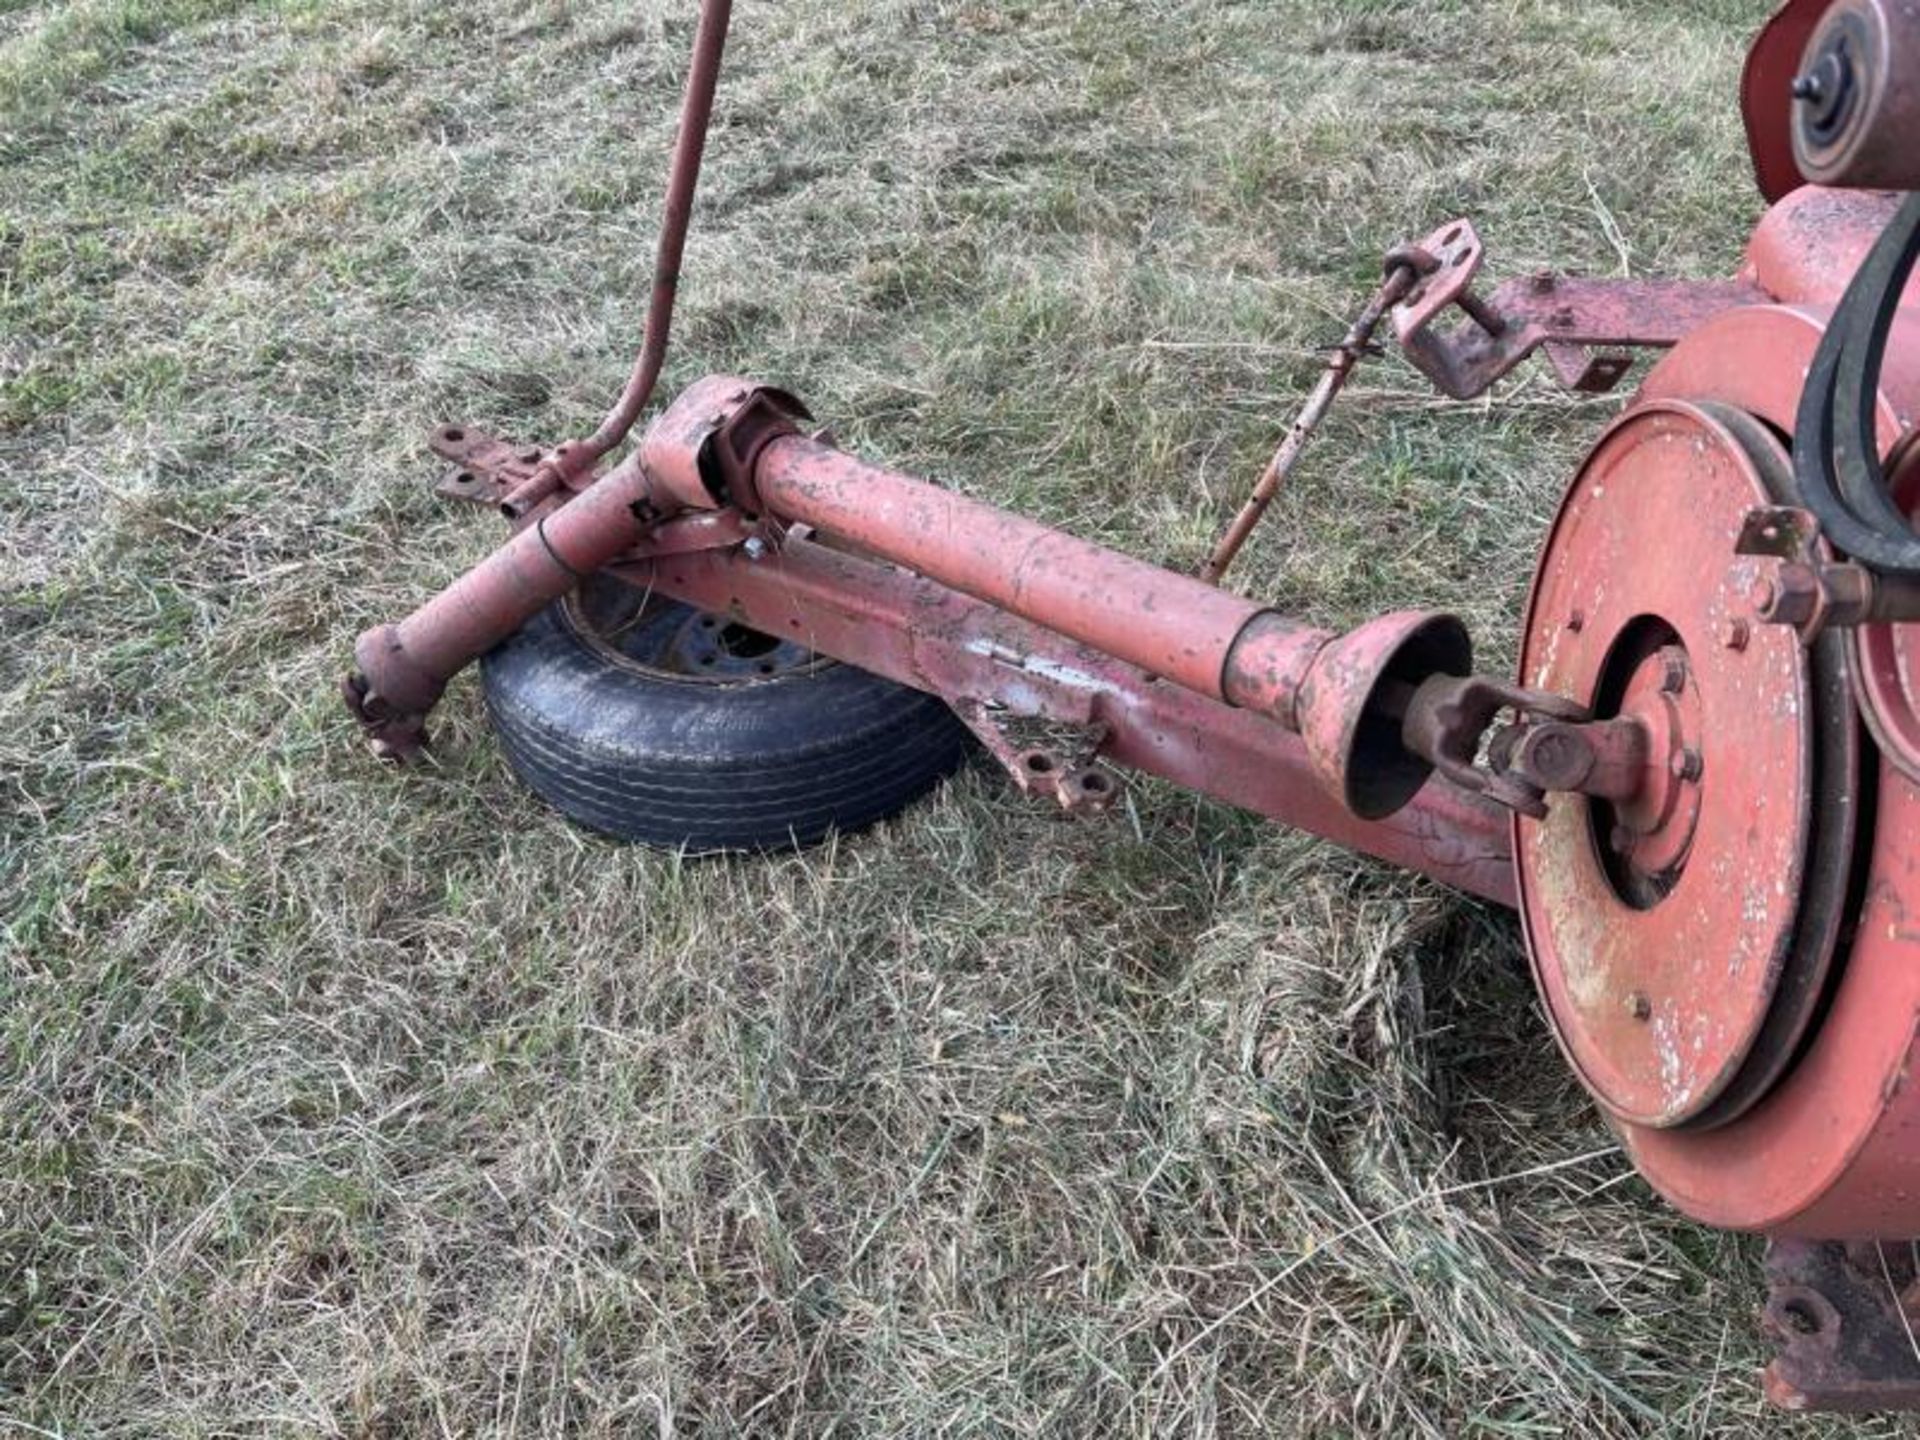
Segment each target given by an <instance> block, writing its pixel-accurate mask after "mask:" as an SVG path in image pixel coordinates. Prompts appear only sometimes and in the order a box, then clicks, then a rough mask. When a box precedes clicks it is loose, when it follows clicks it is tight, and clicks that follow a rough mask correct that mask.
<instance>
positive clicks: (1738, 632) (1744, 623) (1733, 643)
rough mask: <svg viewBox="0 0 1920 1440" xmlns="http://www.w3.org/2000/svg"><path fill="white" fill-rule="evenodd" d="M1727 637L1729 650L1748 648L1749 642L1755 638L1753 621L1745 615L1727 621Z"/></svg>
mask: <svg viewBox="0 0 1920 1440" xmlns="http://www.w3.org/2000/svg"><path fill="white" fill-rule="evenodd" d="M1726 639H1727V648H1728V649H1729V650H1744V649H1746V648H1747V642H1748V641H1750V640H1751V639H1753V624H1752V622H1751V621H1749V620H1746V619H1744V618H1743V617H1740V616H1735V617H1734V618H1733V619H1731V620H1729V621H1728V622H1727V632H1726Z"/></svg>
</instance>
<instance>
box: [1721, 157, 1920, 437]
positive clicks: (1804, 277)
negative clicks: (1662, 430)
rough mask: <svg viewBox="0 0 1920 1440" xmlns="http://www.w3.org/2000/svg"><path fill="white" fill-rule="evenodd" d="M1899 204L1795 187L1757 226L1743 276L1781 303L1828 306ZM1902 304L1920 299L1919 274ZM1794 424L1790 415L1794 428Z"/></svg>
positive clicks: (1796, 384)
mask: <svg viewBox="0 0 1920 1440" xmlns="http://www.w3.org/2000/svg"><path fill="white" fill-rule="evenodd" d="M1897 208H1898V197H1896V196H1893V195H1884V194H1877V193H1874V192H1872V191H1858V190H1826V189H1822V188H1821V187H1819V186H1817V185H1808V186H1805V187H1804V188H1802V189H1799V190H1796V191H1794V192H1793V194H1791V195H1789V196H1788V197H1787V198H1786V199H1785V200H1782V201H1781V202H1780V203H1779V204H1778V205H1775V206H1774V207H1773V208H1772V209H1770V210H1769V211H1767V213H1766V214H1765V215H1764V216H1763V217H1762V218H1761V220H1760V223H1759V225H1757V226H1756V227H1755V228H1754V232H1753V235H1752V238H1751V239H1750V240H1749V241H1748V242H1747V253H1746V259H1745V262H1744V264H1743V265H1742V266H1741V270H1740V274H1741V278H1742V279H1744V280H1747V281H1749V282H1751V283H1752V284H1754V285H1756V286H1758V287H1759V288H1760V289H1762V290H1764V291H1766V293H1767V294H1768V295H1769V296H1771V297H1772V298H1773V300H1775V301H1776V302H1778V303H1780V304H1783V305H1805V306H1817V307H1820V308H1821V309H1822V310H1824V309H1825V308H1826V307H1828V306H1831V305H1833V304H1835V303H1837V302H1838V301H1839V299H1840V297H1841V295H1842V293H1843V292H1844V291H1845V290H1846V288H1847V282H1848V281H1850V280H1851V279H1852V278H1853V274H1854V272H1855V271H1856V270H1858V269H1859V268H1860V262H1861V261H1863V260H1864V259H1866V257H1867V252H1868V251H1869V250H1871V249H1872V248H1873V244H1874V242H1875V241H1876V240H1878V239H1879V238H1880V234H1881V232H1882V231H1884V230H1885V229H1886V228H1887V224H1888V222H1889V221H1891V220H1892V219H1893V216H1894V212H1895V210H1896V209H1897ZM1903 303H1904V304H1905V305H1906V306H1908V307H1909V308H1911V307H1913V306H1914V305H1916V304H1920V279H1916V280H1913V281H1910V282H1909V283H1908V286H1907V290H1906V294H1905V296H1904V297H1903ZM1896 348H1900V347H1896ZM1889 363H1892V362H1891V361H1890V362H1889ZM1755 368H1756V369H1759V368H1768V367H1755ZM1780 378H1781V379H1782V380H1783V381H1784V382H1785V383H1788V384H1791V385H1792V387H1793V390H1794V393H1795V395H1796V396H1797V395H1798V394H1799V390H1800V384H1801V378H1802V377H1801V376H1799V375H1797V374H1792V373H1785V374H1783V375H1782V376H1781V377H1780ZM1791 424H1792V422H1791V419H1789V421H1788V425H1789V428H1791Z"/></svg>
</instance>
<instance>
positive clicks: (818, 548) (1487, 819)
mask: <svg viewBox="0 0 1920 1440" xmlns="http://www.w3.org/2000/svg"><path fill="white" fill-rule="evenodd" d="M615 573H617V574H618V575H620V577H621V578H622V579H624V580H627V581H628V582H629V583H631V584H635V585H639V586H642V587H645V588H649V589H652V590H654V591H657V592H658V593H660V594H664V595H669V596H672V597H673V598H675V599H679V600H684V601H686V602H687V603H688V604H691V605H697V606H699V607H701V608H702V609H707V610H711V611H713V612H715V613H716V614H725V615H729V616H731V617H732V618H734V619H735V620H738V621H739V622H740V623H742V624H744V625H748V626H750V627H752V628H753V629H756V630H760V631H762V632H764V633H767V634H773V635H790V636H793V637H795V638H798V639H801V640H803V641H804V642H805V643H806V644H807V645H808V646H809V647H811V648H812V649H814V650H816V651H818V652H820V653H821V654H825V655H832V656H835V657H836V658H839V659H843V660H846V661H848V662H849V663H852V664H857V665H859V666H861V667H862V668H863V669H867V670H871V671H873V672H874V673H875V674H879V675H885V676H886V677H888V678H889V679H892V680H897V681H899V682H900V683H901V684H903V685H911V686H913V687H915V688H916V689H920V690H926V691H929V692H931V693H933V694H936V695H942V696H945V697H948V698H949V699H951V700H959V701H967V700H971V701H976V702H992V703H993V704H995V705H998V706H1001V707H1004V708H1005V709H1006V710H1007V711H1008V712H1010V713H1012V714H1016V715H1023V716H1039V717H1044V718H1046V719H1049V720H1054V721H1059V722H1062V723H1064V724H1069V725H1076V726H1103V727H1105V731H1106V739H1105V741H1104V743H1103V745H1102V748H1101V754H1102V756H1103V757H1104V758H1106V759H1108V760H1111V761H1113V762H1114V763H1116V764H1119V765H1123V766H1126V767H1128V768H1129V769H1133V770H1139V771H1142V772H1144V773H1146V774H1150V775H1158V776H1160V777H1162V778H1163V779H1167V780H1171V781H1173V782H1174V783H1176V784H1179V785H1184V786H1186V787H1188V788H1190V789H1193V790H1197V791H1200V792H1201V793H1203V794H1207V795H1212V796H1214V797H1216V798H1218V799H1221V800H1225V801H1227V802H1229V803H1231V804H1234V805H1238V806H1241V807H1243V808H1245V809H1248V810H1252V811H1255V812H1256V813H1259V814H1262V815H1266V816H1268V817H1269V818H1271V819H1275V820H1279V821H1282V822H1284V823H1286V824H1289V825H1293V826H1296V827H1298V828H1300V829H1303V830H1309V831H1311V832H1313V833H1314V834H1316V835H1321V836H1324V837H1326V838H1327V839H1329V840H1332V841H1334V842H1335V843H1337V844H1340V845H1344V846H1347V847H1348V848H1349V849H1353V850H1358V851H1361V852H1363V853H1365V854H1368V855H1374V856H1377V857H1379V858H1381V859H1383V860H1389V861H1392V862H1393V863H1394V864H1396V865H1401V866H1404V867H1406V868H1408V869H1411V870H1417V871H1419V872H1421V873H1422V874H1426V875H1431V876H1433V877H1434V878H1436V879H1438V880H1441V881H1443V882H1444V883H1446V884H1449V885H1454V886H1457V887H1458V888H1460V889H1462V890H1466V891H1469V892H1471V893H1473V894H1476V895H1481V896H1484V897H1486V898H1487V899H1490V900H1494V901H1497V902H1498V903H1500V904H1503V905H1511V904H1512V903H1513V893H1514V892H1513V866H1512V863H1511V860H1510V858H1509V854H1508V840H1507V833H1506V818H1505V812H1504V811H1502V810H1500V809H1499V808H1498V807H1496V806H1493V805H1490V804H1486V803H1484V802H1482V801H1479V800H1477V799H1475V798H1474V797H1472V796H1468V795H1464V794H1462V793H1461V792H1459V791H1458V790H1456V789H1454V788H1453V787H1452V786H1450V785H1445V784H1440V783H1434V784H1431V785H1428V786H1427V787H1426V788H1425V789H1424V790H1422V791H1421V792H1420V793H1419V794H1418V795H1416V796H1415V797H1414V798H1413V799H1412V801H1411V802H1410V803H1409V804H1407V805H1406V806H1405V807H1403V808H1402V809H1401V810H1399V811H1398V812H1397V813H1395V814H1394V815H1392V816H1390V817H1388V818H1386V819H1383V820H1379V821H1374V822H1371V823H1369V822H1366V821H1363V820H1360V819H1359V818H1358V817H1356V816H1354V815H1353V814H1351V813H1350V812H1349V811H1347V810H1345V809H1344V808H1343V807H1342V806H1341V805H1340V804H1339V803H1338V802H1337V801H1335V800H1334V799H1333V798H1332V797H1330V796H1329V795H1328V794H1327V793H1326V792H1325V791H1324V789H1323V788H1322V787H1321V785H1320V784H1319V783H1318V777H1317V775H1316V773H1315V770H1314V766H1313V762H1312V761H1311V760H1310V759H1309V757H1308V754H1307V749H1306V746H1305V745H1304V744H1303V743H1302V742H1301V740H1300V739H1299V738H1298V737H1297V736H1294V735H1292V734H1289V733H1288V732H1287V731H1286V730H1284V729H1282V728H1281V727H1280V726H1278V725H1276V724H1274V723H1273V722H1272V720H1270V719H1269V718H1268V717H1266V716H1264V715H1261V714H1258V713H1256V712H1254V711H1251V710H1245V709H1236V708H1234V707H1233V706H1231V705H1228V704H1226V703H1224V702H1222V701H1220V700H1217V699H1210V698H1208V697H1206V696H1204V695H1200V694H1198V693H1196V692H1194V691H1192V690H1188V689H1185V688H1183V687H1181V686H1178V685H1174V684H1171V683H1169V682H1168V681H1166V680H1165V679H1162V678H1158V677H1155V676H1153V675H1150V674H1148V673H1147V672H1145V671H1144V670H1142V669H1140V668H1139V667H1138V666H1135V665H1129V664H1127V663H1126V662H1124V661H1121V660H1118V659H1116V658H1114V657H1113V656H1111V655H1108V654H1104V653H1102V652H1101V651H1099V650H1098V649H1095V648H1093V647H1092V646H1089V645H1085V644H1080V643H1077V642H1075V641H1072V640H1069V639H1067V638H1066V637H1064V636H1062V635H1061V634H1059V633H1058V632H1057V631H1054V630H1049V629H1047V628H1046V627H1044V626H1040V625H1036V624H1033V623H1032V622H1030V621H1027V620H1023V619H1021V618H1019V617H1018V616H1015V615H1012V614H1009V613H1008V612H1007V611H1005V610H1002V609H999V608H997V607H995V606H992V605H988V604H984V603H982V602H980V601H978V600H974V599H972V598H970V597H968V596H965V595H962V594H960V593H959V592H958V591H955V590H953V589H951V588H949V587H948V586H945V585H940V584H937V583H935V582H933V581H931V580H928V579H926V578H924V577H922V576H917V575H912V574H909V573H907V572H906V571H903V570H900V569H897V568H895V567H893V566H888V565H882V564H878V563H875V562H874V561H871V560H867V559H862V558H860V557H858V556H854V555H848V554H844V553H841V552H839V551H837V550H833V549H829V548H827V547H826V546H825V545H822V544H818V543H814V542H811V541H808V540H805V539H801V538H799V537H797V536H793V535H789V536H788V537H787V538H786V539H785V540H784V541H783V542H781V543H780V544H779V545H778V546H776V547H774V548H773V549H772V550H771V551H770V552H769V553H768V554H767V555H766V556H765V557H764V558H762V559H761V560H759V561H754V560H751V559H749V558H747V556H746V555H745V554H744V553H743V552H741V551H739V550H725V551H722V550H714V551H706V552H701V553H696V554H687V555H678V556H672V557H666V558H661V559H658V560H654V561H650V562H646V563H643V564H636V565H628V566H622V567H619V568H618V569H617V570H616V571H615Z"/></svg>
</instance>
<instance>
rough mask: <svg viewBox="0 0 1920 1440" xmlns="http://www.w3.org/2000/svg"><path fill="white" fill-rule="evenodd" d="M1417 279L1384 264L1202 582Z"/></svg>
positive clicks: (1221, 563) (1249, 523)
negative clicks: (1381, 274)
mask: <svg viewBox="0 0 1920 1440" xmlns="http://www.w3.org/2000/svg"><path fill="white" fill-rule="evenodd" d="M1418 279H1419V275H1418V272H1417V270H1416V268H1415V266H1414V265H1413V264H1411V263H1407V262H1403V261H1396V260H1392V259H1390V260H1389V262H1388V265H1387V278H1386V279H1385V280H1384V281H1382V282H1381V284H1380V288H1379V289H1377V290H1376V291H1375V292H1374V293H1373V295H1372V296H1371V297H1370V298H1369V299H1368V301H1367V303H1366V305H1365V306H1363V307H1362V309H1361V311H1360V314H1359V315H1358V316H1357V317H1355V319H1354V322H1353V324H1352V325H1350V326H1349V327H1348V328H1347V333H1346V334H1345V335H1344V336H1342V337H1341V339H1340V343H1339V344H1337V345H1335V346H1333V348H1332V349H1331V350H1330V351H1328V353H1327V363H1326V368H1325V369H1323V370H1322V371H1321V372H1320V379H1319V380H1318V382H1316V383H1315V385H1314V387H1313V393H1312V394H1311V395H1309V396H1308V397H1307V403H1306V404H1305V405H1304V406H1303V407H1302V408H1301V411H1300V414H1299V417H1298V418H1297V419H1296V420H1295V421H1294V422H1293V425H1292V426H1291V427H1290V428H1289V429H1288V431H1287V434H1286V438H1285V439H1284V440H1282V441H1281V442H1280V448H1279V449H1278V450H1276V451H1274V453H1273V458H1272V459H1271V460H1269V461H1268V462H1267V467H1266V469H1265V470H1263V471H1262V472H1261V474H1260V478H1259V480H1258V481H1257V482H1255V484H1254V487H1253V493H1252V494H1250V495H1249V496H1247V500H1246V503H1245V504H1244V505H1242V506H1241V507H1240V512H1239V513H1238V514H1237V515H1235V516H1234V517H1233V521H1232V523H1231V524H1230V525H1228V526H1227V529H1226V533H1224V534H1223V535H1221V537H1220V539H1219V541H1218V542H1217V543H1216V544H1215V545H1214V547H1213V553H1212V554H1210V555H1209V556H1208V557H1207V562H1206V564H1205V565H1203V566H1201V568H1200V578H1201V579H1202V580H1205V581H1206V582H1207V583H1208V584H1210V585H1217V584H1219V583H1220V580H1221V577H1223V576H1224V575H1225V574H1226V573H1227V569H1228V567H1229V566H1231V565H1232V564H1233V561H1234V557H1235V556H1236V555H1238V554H1239V553H1240V550H1241V547H1242V546H1244V545H1245V544H1246V543H1247V538H1248V537H1249V536H1250V535H1252V534H1253V532H1254V529H1255V527H1256V526H1258V525H1259V523H1260V518H1261V516H1263V515H1265V514H1266V513H1267V507H1268V506H1269V505H1271V504H1272V503H1273V497H1274V496H1276V495H1278V494H1279V493H1280V487H1281V486H1282V485H1284V484H1285V483H1286V481H1287V477H1288V476H1289V475H1291V474H1292V473H1293V471H1294V468H1295V467H1296V466H1297V465H1298V464H1299V463H1300V457H1301V456H1302V455H1303V454H1305V453H1306V448H1307V441H1308V440H1310V439H1312V438H1313V432H1314V431H1315V430H1317V429H1319V427H1320V422H1321V421H1322V420H1324V419H1326V416H1327V411H1329V410H1331V409H1332V408H1333V402H1334V401H1335V400H1336V399H1337V398H1339V395H1340V392H1341V391H1342V390H1343V389H1345V388H1346V384H1347V379H1348V377H1349V376H1351V375H1352V374H1353V371H1354V368H1355V367H1356V366H1358V365H1359V363H1360V361H1361V359H1362V358H1363V357H1364V356H1366V355H1367V354H1369V353H1376V354H1377V353H1378V352H1377V351H1375V350H1374V349H1373V332H1374V331H1375V330H1377V329H1379V328H1380V322H1381V320H1383V319H1384V318H1385V317H1386V313H1387V311H1388V310H1389V309H1391V308H1392V307H1393V306H1395V305H1397V304H1398V303H1399V302H1400V301H1401V300H1402V299H1403V298H1404V297H1405V296H1406V294H1407V292H1408V291H1409V290H1411V289H1412V288H1413V286H1414V284H1415V283H1416V281H1417V280H1418Z"/></svg>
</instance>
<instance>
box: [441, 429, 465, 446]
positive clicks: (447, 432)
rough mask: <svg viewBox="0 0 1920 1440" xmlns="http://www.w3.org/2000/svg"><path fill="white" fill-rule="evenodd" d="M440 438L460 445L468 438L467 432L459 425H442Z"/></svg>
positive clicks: (450, 443) (451, 443) (448, 442)
mask: <svg viewBox="0 0 1920 1440" xmlns="http://www.w3.org/2000/svg"><path fill="white" fill-rule="evenodd" d="M440 438H441V439H442V440H444V441H446V442H447V444H449V445H458V444H459V443H460V442H461V441H462V440H464V439H466V438H467V432H466V431H464V430H462V429H461V428H460V427H459V426H458V425H443V426H441V427H440Z"/></svg>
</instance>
